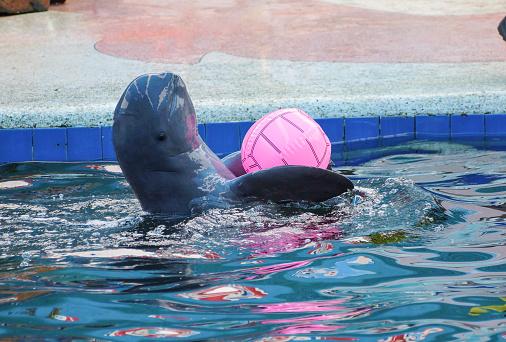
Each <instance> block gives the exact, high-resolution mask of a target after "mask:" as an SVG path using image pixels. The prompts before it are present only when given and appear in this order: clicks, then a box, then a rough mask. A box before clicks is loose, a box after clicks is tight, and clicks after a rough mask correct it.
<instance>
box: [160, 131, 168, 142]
mask: <svg viewBox="0 0 506 342" xmlns="http://www.w3.org/2000/svg"><path fill="white" fill-rule="evenodd" d="M165 138H167V136H166V135H165V132H160V133H158V140H160V141H161V140H165Z"/></svg>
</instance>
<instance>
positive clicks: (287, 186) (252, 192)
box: [113, 73, 353, 217]
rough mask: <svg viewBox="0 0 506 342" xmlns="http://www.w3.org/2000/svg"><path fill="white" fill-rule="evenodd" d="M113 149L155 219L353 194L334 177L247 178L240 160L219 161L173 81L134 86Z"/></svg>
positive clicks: (261, 174)
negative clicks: (250, 203) (205, 207)
mask: <svg viewBox="0 0 506 342" xmlns="http://www.w3.org/2000/svg"><path fill="white" fill-rule="evenodd" d="M113 143H114V148H115V151H116V156H117V159H118V162H119V165H120V167H121V169H122V171H123V174H124V175H125V177H126V180H127V181H128V183H129V184H130V185H131V187H132V189H133V191H134V193H135V195H136V197H137V198H138V200H139V202H140V203H141V206H142V208H143V210H145V211H147V212H149V213H152V214H162V215H164V216H172V217H186V216H190V215H191V212H192V207H193V206H195V205H196V203H202V202H206V201H209V202H211V203H212V202H213V201H214V203H216V201H218V202H219V203H227V204H228V203H232V204H233V203H237V202H239V203H240V202H243V201H245V200H266V201H274V202H280V201H311V202H321V201H325V200H327V199H329V198H332V197H334V196H338V195H340V194H342V193H344V192H346V191H348V190H351V189H353V184H352V182H351V181H350V180H349V179H347V178H346V177H344V176H341V175H339V174H337V173H336V172H333V171H330V170H324V169H320V168H314V167H305V166H280V167H274V168H270V169H265V170H261V171H258V172H254V173H250V174H245V173H244V170H243V169H242V167H241V165H240V164H241V163H240V155H239V154H238V153H235V154H233V155H232V156H230V157H228V158H226V159H224V160H223V161H222V160H220V158H218V157H217V156H216V155H215V154H214V153H213V152H212V151H211V150H210V149H209V147H208V146H207V145H206V144H205V143H204V142H203V141H202V139H201V138H200V136H199V134H198V131H197V124H196V116H195V110H194V108H193V104H192V101H191V99H190V96H189V95H188V92H187V90H186V86H185V84H184V82H183V80H182V79H181V78H180V77H179V76H178V75H175V74H172V73H161V74H150V75H142V76H139V77H137V78H136V79H135V80H133V81H132V83H130V85H129V86H128V87H127V88H126V90H125V92H124V93H123V95H122V96H121V98H120V100H119V102H118V105H117V106H116V110H115V111H114V124H113Z"/></svg>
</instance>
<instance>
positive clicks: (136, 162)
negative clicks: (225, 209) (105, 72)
mask: <svg viewBox="0 0 506 342" xmlns="http://www.w3.org/2000/svg"><path fill="white" fill-rule="evenodd" d="M113 143H114V148H115V151H116V157H117V159H118V162H119V165H120V167H121V169H122V170H123V174H124V175H125V177H126V179H127V181H128V182H129V184H130V185H131V186H132V189H133V190H134V192H135V194H136V196H137V198H138V199H139V201H140V203H141V206H142V207H143V209H144V210H146V211H148V212H151V213H162V214H171V215H172V216H179V215H182V216H185V215H186V216H187V215H188V210H189V209H188V203H189V202H190V201H191V200H192V199H193V198H195V197H199V196H202V191H201V190H199V188H198V184H196V182H197V180H198V177H197V172H202V171H199V170H201V169H202V167H201V165H199V160H198V158H195V157H194V155H195V153H193V151H195V150H201V148H200V146H201V144H203V142H202V141H201V139H200V137H199V135H198V132H197V127H196V116H195V110H194V108H193V104H192V102H191V99H190V96H189V95H188V92H187V90H186V86H185V84H184V83H183V81H182V80H181V78H180V77H179V76H177V75H175V74H172V73H162V74H152V75H142V76H140V77H138V78H136V79H135V80H134V81H132V83H130V85H129V86H128V87H127V89H126V90H125V92H124V93H123V95H122V96H121V98H120V100H119V102H118V105H117V106H116V110H115V112H114V124H113Z"/></svg>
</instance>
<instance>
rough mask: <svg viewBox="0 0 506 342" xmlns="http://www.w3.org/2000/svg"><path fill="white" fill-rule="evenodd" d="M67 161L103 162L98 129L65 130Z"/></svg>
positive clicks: (78, 128) (100, 136) (99, 130)
mask: <svg viewBox="0 0 506 342" xmlns="http://www.w3.org/2000/svg"><path fill="white" fill-rule="evenodd" d="M67 160H68V161H96V160H103V159H102V134H101V129H100V127H72V128H67Z"/></svg>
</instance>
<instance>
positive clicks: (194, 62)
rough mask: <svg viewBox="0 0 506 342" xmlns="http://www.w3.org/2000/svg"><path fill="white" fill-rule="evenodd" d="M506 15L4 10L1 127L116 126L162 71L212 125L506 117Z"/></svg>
mask: <svg viewBox="0 0 506 342" xmlns="http://www.w3.org/2000/svg"><path fill="white" fill-rule="evenodd" d="M400 4H402V5H400ZM504 15H506V3H505V2H504V1H503V0H475V1H469V0H459V1H457V0H411V1H409V4H405V2H399V1H394V0H375V1H367V0H321V1H317V0H315V1H305V0H293V1H288V0H284V1H283V0H279V1H275V2H273V1H261V0H258V1H242V0H216V1H212V2H210V1H208V0H196V1H187V2H181V1H175V0H174V1H168V0H167V1H165V0H146V1H142V2H139V1H134V0H107V1H100V0H67V3H66V4H65V5H62V6H56V7H51V10H50V11H49V12H44V13H34V14H25V15H19V16H7V17H0V75H1V83H0V84H1V85H0V127H51V126H53V127H54V126H97V125H108V124H111V119H112V111H113V110H114V107H115V105H116V101H117V99H118V98H119V96H120V95H121V93H122V92H123V90H124V88H125V87H126V86H127V84H128V83H129V82H130V80H131V79H133V78H134V77H135V76H137V75H139V74H142V73H149V72H160V71H173V72H177V73H179V74H181V75H182V77H183V79H184V80H185V81H186V83H187V85H188V87H189V90H190V94H191V96H192V98H193V100H194V104H195V107H196V110H197V115H198V118H199V121H200V122H220V121H236V120H253V119H256V118H258V117H261V116H262V115H264V114H266V113H267V112H269V111H272V110H275V109H277V108H280V107H288V106H290V107H293V106H295V107H300V108H302V109H304V110H306V111H307V112H308V113H310V114H311V115H313V116H314V117H336V116H371V115H399V114H408V115H416V114H421V113H423V114H449V113H466V114H473V113H479V114H486V113H506V43H505V42H504V41H503V40H502V39H501V37H500V36H499V34H498V32H497V25H498V23H499V21H500V20H501V19H502V17H504Z"/></svg>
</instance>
